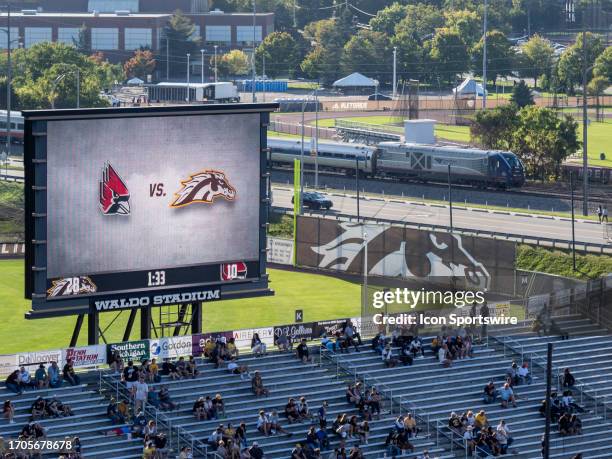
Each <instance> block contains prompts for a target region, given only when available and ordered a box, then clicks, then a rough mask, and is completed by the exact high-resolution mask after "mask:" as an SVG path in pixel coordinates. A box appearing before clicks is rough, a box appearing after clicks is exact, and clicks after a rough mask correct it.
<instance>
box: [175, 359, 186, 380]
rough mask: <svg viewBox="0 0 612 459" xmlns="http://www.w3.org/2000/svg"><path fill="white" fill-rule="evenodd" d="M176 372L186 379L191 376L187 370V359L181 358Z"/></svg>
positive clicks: (177, 363)
mask: <svg viewBox="0 0 612 459" xmlns="http://www.w3.org/2000/svg"><path fill="white" fill-rule="evenodd" d="M176 371H177V372H178V374H179V376H180V377H181V378H186V377H188V376H189V370H188V369H187V362H185V357H183V356H181V357H179V359H178V362H176Z"/></svg>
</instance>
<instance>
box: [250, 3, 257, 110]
mask: <svg viewBox="0 0 612 459" xmlns="http://www.w3.org/2000/svg"><path fill="white" fill-rule="evenodd" d="M256 18H257V4H256V3H255V0H253V56H252V61H251V67H252V68H251V70H252V79H253V85H252V87H251V89H252V91H253V103H255V102H257V96H256V95H255V78H256V77H257V72H256V71H255V38H256V36H255V25H256Z"/></svg>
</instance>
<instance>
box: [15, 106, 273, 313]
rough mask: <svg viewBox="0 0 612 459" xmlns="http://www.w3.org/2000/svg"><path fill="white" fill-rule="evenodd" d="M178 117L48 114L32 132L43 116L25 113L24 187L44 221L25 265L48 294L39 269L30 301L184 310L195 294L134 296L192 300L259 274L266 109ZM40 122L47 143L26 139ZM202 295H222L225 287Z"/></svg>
mask: <svg viewBox="0 0 612 459" xmlns="http://www.w3.org/2000/svg"><path fill="white" fill-rule="evenodd" d="M234 107H237V106H234ZM175 109H176V110H170V111H169V113H163V115H161V114H158V112H156V111H151V110H149V111H147V109H144V110H143V111H142V113H139V112H136V115H134V112H130V113H129V116H121V111H118V112H117V111H112V110H108V111H107V112H108V113H113V114H115V113H116V114H117V116H86V115H85V116H81V117H77V116H63V117H62V116H53V115H54V114H55V112H45V113H50V114H51V115H50V116H49V117H48V118H47V119H45V121H44V124H41V123H39V124H36V122H35V118H36V115H37V114H38V112H29V113H28V112H26V137H28V135H30V142H29V143H27V144H26V163H27V164H26V176H27V177H26V188H31V189H32V190H33V191H32V194H31V198H30V199H27V196H26V204H27V205H29V208H30V209H31V210H33V214H36V213H37V209H38V215H44V218H33V219H31V221H30V225H31V228H30V229H31V233H30V236H31V237H32V239H33V240H44V241H45V242H44V244H41V245H36V243H34V244H33V247H31V250H30V251H29V252H28V253H26V258H27V260H29V261H28V262H29V264H30V265H31V266H36V267H42V265H46V266H45V268H46V270H45V271H44V272H45V273H46V274H45V276H44V277H45V282H44V284H45V285H44V292H42V291H41V290H42V287H41V283H40V274H39V271H42V270H36V269H34V270H33V271H34V273H33V274H32V276H33V277H36V278H38V279H39V282H36V281H34V280H31V282H29V283H28V281H27V280H26V284H27V285H26V287H29V288H26V290H29V293H30V294H34V295H33V300H37V301H38V302H40V298H41V296H44V297H45V301H49V302H53V301H55V300H60V299H77V298H92V300H91V304H92V305H94V304H95V306H96V307H97V309H98V310H107V309H117V308H121V307H133V306H134V305H137V306H143V305H146V304H159V303H160V302H161V303H163V304H169V303H171V302H172V303H180V302H183V299H185V301H189V298H187V297H180V296H179V297H167V298H165V299H164V300H163V301H161V300H158V299H154V298H153V297H152V296H151V297H150V298H149V299H148V300H146V301H145V302H144V303H143V300H142V298H141V297H138V296H137V295H133V294H134V293H138V292H141V293H142V292H144V293H150V292H157V293H160V294H161V293H166V291H167V292H169V293H177V294H178V293H179V290H181V292H184V291H191V292H192V293H193V292H195V291H196V290H197V289H196V290H194V287H197V286H205V285H213V284H219V285H221V284H224V283H228V284H236V283H240V282H248V281H253V280H258V279H259V278H260V277H261V275H262V272H263V270H262V269H261V268H262V258H265V257H262V253H264V252H262V250H261V248H262V247H265V245H262V243H264V244H265V213H262V212H263V211H264V209H263V208H262V202H263V201H264V198H265V192H266V186H265V182H264V181H265V175H262V168H263V167H265V152H264V150H263V149H262V144H263V145H265V138H264V139H263V141H262V135H263V136H265V130H264V131H263V134H262V129H261V126H262V116H264V115H265V116H266V117H267V116H268V114H267V113H263V112H264V111H269V110H263V109H262V110H256V109H251V110H236V109H235V108H234V110H231V107H230V106H228V107H226V108H217V109H214V111H213V112H212V113H211V111H212V110H211V109H210V107H209V108H206V107H203V108H202V110H201V112H200V111H199V110H198V109H195V110H194V109H189V108H188V107H182V108H178V107H175ZM175 111H176V113H175ZM96 113H97V112H96ZM40 116H41V117H42V118H44V114H41V115H40ZM38 126H40V127H44V131H45V132H44V134H45V135H44V136H40V135H39V136H38V137H37V136H36V135H35V134H34V135H32V132H27V131H28V129H30V130H31V131H35V130H36V129H37V127H38ZM41 138H42V139H44V147H43V146H42V144H41ZM262 155H263V156H262ZM27 157H30V158H29V159H28V158H27ZM38 159H44V161H38ZM43 162H44V163H45V165H46V167H45V168H44V169H42V168H41V166H40V163H43ZM43 170H44V177H42V175H43V174H42V173H41V172H42V171H43ZM37 185H38V186H37ZM40 185H44V209H45V212H44V213H42V212H40V210H41V209H42V208H43V204H42V202H41V201H42V199H41V193H42V192H41V191H40V190H41V189H42V188H43V187H41V186H40ZM27 193H28V192H27V191H26V194H27ZM28 203H29V204H28ZM262 228H263V230H262ZM36 233H38V234H40V235H43V234H44V237H36ZM43 254H44V256H43ZM263 263H265V261H263ZM172 289H174V290H173V291H171V290H172ZM234 291H235V289H234ZM200 293H201V292H200ZM117 294H124V295H123V297H122V298H118V300H119V303H117V302H112V301H111V302H105V298H108V299H113V300H117ZM130 295H131V296H130ZM203 295H204V297H206V295H208V296H209V297H211V296H212V298H205V299H220V295H219V291H214V290H209V291H207V292H206V293H204V294H203ZM111 297H112V298H111ZM194 298H196V299H197V296H196V297H194ZM37 301H33V303H34V302H37Z"/></svg>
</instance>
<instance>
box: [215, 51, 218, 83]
mask: <svg viewBox="0 0 612 459" xmlns="http://www.w3.org/2000/svg"><path fill="white" fill-rule="evenodd" d="M217 47H218V45H215V83H216V82H217Z"/></svg>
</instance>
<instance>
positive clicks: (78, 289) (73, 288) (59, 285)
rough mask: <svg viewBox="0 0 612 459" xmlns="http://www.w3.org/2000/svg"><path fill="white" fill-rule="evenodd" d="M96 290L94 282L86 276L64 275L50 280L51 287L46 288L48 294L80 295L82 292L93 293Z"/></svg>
mask: <svg viewBox="0 0 612 459" xmlns="http://www.w3.org/2000/svg"><path fill="white" fill-rule="evenodd" d="M97 290H98V287H97V286H96V284H94V283H93V281H92V280H91V279H90V278H89V277H87V276H78V277H64V278H63V279H56V280H54V281H53V282H52V284H51V288H50V289H49V290H47V295H49V296H68V295H81V294H84V293H95V292H96V291H97Z"/></svg>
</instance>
